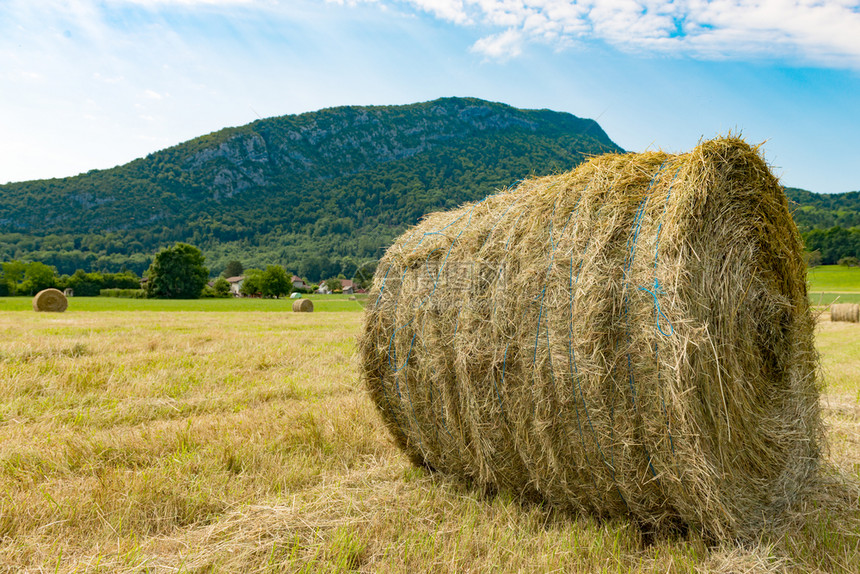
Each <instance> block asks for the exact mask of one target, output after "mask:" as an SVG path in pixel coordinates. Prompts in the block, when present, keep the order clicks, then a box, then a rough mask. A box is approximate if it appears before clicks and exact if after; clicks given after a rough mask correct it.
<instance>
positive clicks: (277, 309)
mask: <svg viewBox="0 0 860 574" xmlns="http://www.w3.org/2000/svg"><path fill="white" fill-rule="evenodd" d="M303 297H304V298H306V299H310V300H311V301H313V302H314V312H315V313H316V312H322V313H325V312H345V311H361V310H362V309H363V308H364V301H365V300H366V297H367V296H366V295H356V296H355V299H350V298H349V297H350V296H348V295H303ZM292 310H293V299H289V298H287V297H284V298H281V299H252V298H245V297H240V298H230V299H124V298H118V297H70V298H69V308H68V310H67V311H66V312H67V313H68V312H75V311H154V312H162V311H205V312H224V313H228V312H236V311H258V312H259V311H262V312H272V313H284V312H290V313H292ZM2 311H31V312H32V311H33V300H32V298H30V297H0V312H2Z"/></svg>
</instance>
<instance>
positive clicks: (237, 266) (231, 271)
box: [221, 259, 245, 278]
mask: <svg viewBox="0 0 860 574" xmlns="http://www.w3.org/2000/svg"><path fill="white" fill-rule="evenodd" d="M244 271H245V267H244V266H243V265H242V262H241V261H236V260H235V259H234V260H233V261H228V262H227V267H225V268H224V271H223V272H222V273H221V275H222V276H224V277H227V278H230V277H239V276H240V275H242V273H243V272H244Z"/></svg>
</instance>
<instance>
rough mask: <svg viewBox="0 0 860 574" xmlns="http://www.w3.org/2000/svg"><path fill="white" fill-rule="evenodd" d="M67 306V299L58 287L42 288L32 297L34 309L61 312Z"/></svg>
mask: <svg viewBox="0 0 860 574" xmlns="http://www.w3.org/2000/svg"><path fill="white" fill-rule="evenodd" d="M68 306H69V301H68V299H66V296H65V295H63V292H62V291H60V290H58V289H43V290H42V291H39V292H38V293H36V296H35V297H33V310H34V311H48V312H53V313H62V312H63V311H65V310H66V309H67V308H68Z"/></svg>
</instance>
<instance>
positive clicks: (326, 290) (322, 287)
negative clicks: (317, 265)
mask: <svg viewBox="0 0 860 574" xmlns="http://www.w3.org/2000/svg"><path fill="white" fill-rule="evenodd" d="M317 293H320V294H321V295H330V294H331V289H329V288H328V285H326V284H325V282H323V283H320V286H319V287H317Z"/></svg>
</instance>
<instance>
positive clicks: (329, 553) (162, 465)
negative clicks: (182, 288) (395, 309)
mask: <svg viewBox="0 0 860 574" xmlns="http://www.w3.org/2000/svg"><path fill="white" fill-rule="evenodd" d="M359 322H360V316H359V314H357V313H342V314H314V315H304V314H293V313H284V314H279V315H274V314H266V315H265V317H262V316H258V315H255V314H249V313H235V314H220V313H218V314H214V313H213V314H207V313H164V314H161V313H74V312H72V313H66V314H64V315H62V316H56V315H54V316H52V315H41V314H39V315H37V314H26V315H25V314H17V313H14V314H5V315H0V392H2V393H3V397H4V401H3V403H2V405H0V487H2V496H0V537H2V538H0V571H6V572H165V573H166V572H198V573H202V572H237V571H240V572H247V573H253V572H301V571H304V572H342V571H350V570H357V571H363V572H404V571H416V572H485V571H510V572H517V571H519V572H532V571H534V572H547V571H553V570H558V571H571V572H573V571H577V572H588V571H601V570H603V571H607V572H761V571H769V572H793V571H816V570H820V571H826V572H831V571H832V572H856V571H860V557H858V556H860V552H858V535H857V533H858V532H860V510H858V501H857V496H856V490H855V491H852V490H851V489H850V488H849V487H845V486H840V484H839V482H838V480H834V481H832V484H831V485H830V486H829V487H828V488H826V489H821V490H820V492H819V493H818V494H817V495H816V496H814V497H813V498H812V500H811V501H810V503H809V505H808V506H807V507H806V508H799V509H795V514H794V519H795V522H796V526H794V527H792V528H790V529H789V530H788V533H787V534H786V535H785V536H783V537H782V538H779V539H776V540H763V541H761V543H760V544H758V545H753V546H749V547H745V548H739V547H734V546H723V547H716V548H708V546H707V544H706V543H705V542H704V541H703V540H702V539H700V538H699V537H697V536H696V535H685V536H684V535H677V536H676V537H674V538H659V539H649V538H648V536H647V535H646V534H644V533H643V532H641V531H640V530H638V529H637V528H636V527H634V526H633V525H631V523H629V522H628V521H625V520H616V521H609V522H599V521H596V520H594V519H591V518H582V517H575V516H571V515H570V514H566V513H562V512H558V511H553V510H550V509H547V508H545V507H543V506H538V505H530V504H528V503H522V502H520V501H518V500H516V499H514V498H513V497H511V496H510V495H509V494H508V493H505V492H502V493H500V494H497V495H493V496H488V495H486V494H484V493H482V492H481V491H480V490H478V489H472V488H468V487H464V486H461V485H458V484H455V483H453V482H450V481H448V480H447V479H445V478H443V477H440V476H436V475H430V474H428V473H426V472H425V471H422V470H419V469H415V468H413V467H412V466H411V465H410V464H409V462H408V461H406V460H405V459H404V458H403V456H402V455H401V454H400V453H399V452H398V451H397V450H396V449H395V448H394V446H393V445H392V444H391V443H390V439H389V435H388V433H387V431H386V430H385V429H384V428H383V424H382V423H381V421H379V419H378V416H377V414H376V413H375V411H374V408H373V406H372V405H371V403H370V401H369V400H368V399H367V398H366V396H365V394H364V391H363V389H362V388H361V386H360V385H359V383H358V381H357V366H356V364H355V358H354V352H355V351H354V345H355V342H354V338H355V335H356V333H357V332H358V330H359ZM858 329H860V327H858V326H857V325H854V324H836V325H835V326H831V325H829V324H828V325H824V326H822V327H821V331H820V332H819V345H820V347H821V348H822V354H823V357H824V368H825V373H826V375H827V376H828V379H830V377H831V376H832V373H833V372H834V371H835V370H838V369H837V368H836V366H837V365H838V364H840V362H844V363H845V364H847V365H849V366H850V368H851V369H853V368H854V367H855V366H858V367H860V360H858V361H857V365H854V366H851V365H853V362H852V361H853V360H854V359H853V358H852V357H853V355H852V356H847V355H846V354H845V351H844V350H840V349H844V348H845V346H846V345H845V343H846V342H850V341H853V340H855V339H856V335H857V334H860V331H858ZM848 346H850V345H848ZM856 354H858V355H860V352H858V353H856ZM851 372H853V371H850V372H849V373H848V374H847V375H846V377H845V378H843V379H839V381H838V382H837V383H833V384H832V385H831V386H834V385H835V388H832V389H831V391H832V392H833V393H834V396H836V397H838V398H837V399H833V400H831V401H829V402H827V401H825V403H824V406H825V412H826V413H827V420H828V422H829V423H830V424H831V444H832V445H833V456H834V457H835V463H836V465H837V466H838V467H839V468H841V469H842V470H843V471H845V472H850V473H853V475H854V476H855V477H857V475H858V472H860V467H858V466H856V463H857V461H858V460H860V421H858V419H857V417H856V408H857V406H858V404H860V400H858V399H860V397H858V396H857V393H858V389H860V371H857V372H856V373H855V374H853V375H852V374H851ZM834 404H835V405H837V406H835V407H834V406H833V405H834ZM828 405H830V406H829V407H828ZM851 409H855V410H853V411H852V410H851ZM851 413H855V414H851ZM849 414H850V416H848V415H849ZM852 417H853V418H852ZM835 423H838V424H835Z"/></svg>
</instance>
